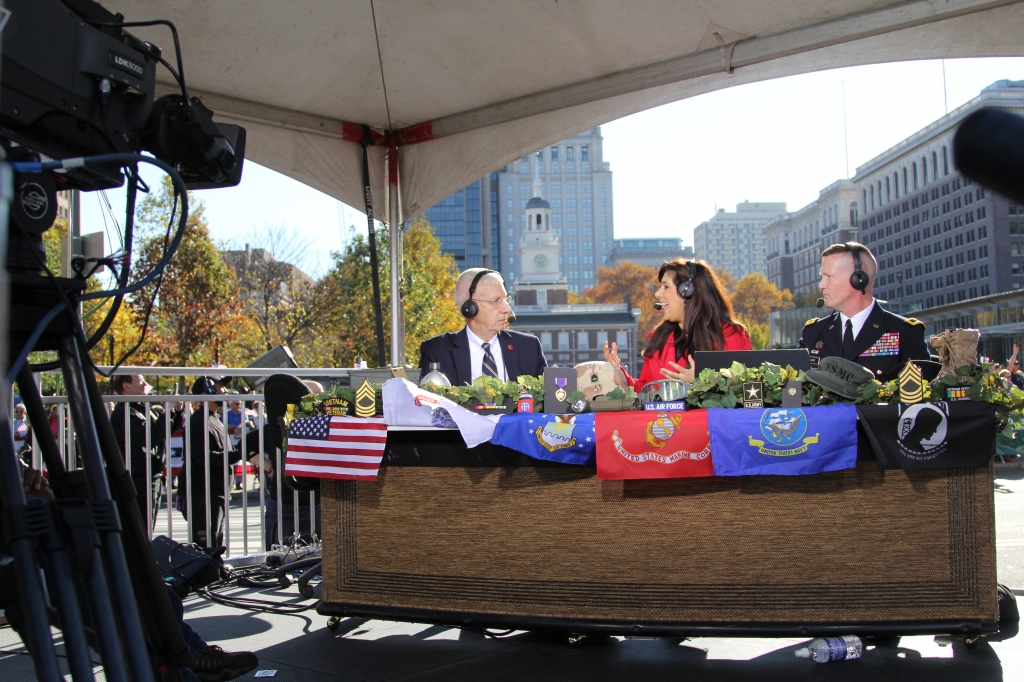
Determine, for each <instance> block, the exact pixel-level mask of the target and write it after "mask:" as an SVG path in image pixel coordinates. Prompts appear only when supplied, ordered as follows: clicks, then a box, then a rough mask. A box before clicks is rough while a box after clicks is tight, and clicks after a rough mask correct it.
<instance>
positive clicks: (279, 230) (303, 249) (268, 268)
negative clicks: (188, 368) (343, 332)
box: [224, 225, 336, 364]
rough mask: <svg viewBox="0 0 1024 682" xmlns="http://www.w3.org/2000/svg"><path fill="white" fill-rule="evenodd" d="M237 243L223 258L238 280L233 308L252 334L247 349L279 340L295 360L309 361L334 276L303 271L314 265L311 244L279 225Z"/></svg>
mask: <svg viewBox="0 0 1024 682" xmlns="http://www.w3.org/2000/svg"><path fill="white" fill-rule="evenodd" d="M237 246H238V245H236V249H235V250H232V251H228V252H225V254H224V256H225V260H226V261H227V262H228V265H229V266H230V267H231V269H232V270H233V271H234V274H235V278H236V280H237V282H238V287H239V291H240V294H241V296H240V299H239V302H240V305H239V306H238V312H240V313H241V314H243V315H244V316H245V317H246V318H248V320H249V321H250V323H251V324H252V325H253V328H254V330H255V331H256V332H257V334H256V338H255V339H254V340H255V341H256V344H255V345H256V347H255V348H253V349H252V351H253V352H254V353H255V354H256V355H259V354H262V353H264V352H266V351H268V350H270V349H272V348H274V347H275V346H277V345H281V344H283V345H285V346H288V347H289V348H291V350H292V351H293V352H294V353H295V354H296V356H297V358H298V360H299V362H300V364H306V363H307V362H309V361H310V360H313V359H314V356H315V355H316V354H315V353H314V354H313V355H312V356H309V357H307V355H308V353H307V350H308V349H310V348H311V346H312V345H313V342H314V341H315V338H316V337H317V336H319V335H322V334H324V333H326V331H327V325H328V323H329V321H330V319H331V317H332V315H333V312H334V307H335V304H336V301H335V295H336V292H335V284H336V280H335V279H334V278H331V277H323V278H321V279H319V280H316V279H314V278H312V277H310V276H309V275H308V274H306V272H305V271H306V270H308V269H310V268H311V267H314V266H315V265H316V264H315V263H314V262H313V259H312V257H311V254H313V253H315V251H314V249H313V245H312V243H311V242H310V241H309V239H305V238H302V237H297V236H296V235H295V234H293V233H292V231H290V230H289V229H288V228H287V227H286V226H284V225H280V226H277V227H270V226H266V227H264V228H263V229H262V230H259V231H254V232H252V233H251V234H250V236H249V237H248V238H247V243H246V244H245V248H244V249H239V248H237ZM238 342H239V343H241V342H242V340H241V339H240V340H239V341H238Z"/></svg>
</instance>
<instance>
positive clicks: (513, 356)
mask: <svg viewBox="0 0 1024 682" xmlns="http://www.w3.org/2000/svg"><path fill="white" fill-rule="evenodd" d="M498 343H500V344H501V357H502V359H503V360H504V361H505V370H506V372H507V374H508V377H509V379H511V380H513V381H515V379H516V377H518V376H520V375H529V376H535V377H537V376H542V375H543V374H544V368H545V367H547V366H548V361H547V359H546V358H545V357H544V349H543V348H541V345H540V339H538V338H537V337H536V336H534V335H532V334H523V333H522V332H514V331H509V330H507V329H506V330H505V331H503V332H501V333H499V334H498ZM431 362H436V363H439V364H440V365H441V372H442V373H443V374H444V375H445V376H446V377H448V381H450V382H452V386H461V385H463V384H470V383H473V374H472V368H471V367H470V362H469V337H468V336H466V329H465V328H463V329H462V331H458V332H448V333H447V334H441V335H440V336H435V337H434V338H432V339H427V340H426V341H424V342H423V343H422V344H420V369H421V370H422V371H423V374H424V375H426V373H427V371H428V370H427V367H428V364H429V363H431Z"/></svg>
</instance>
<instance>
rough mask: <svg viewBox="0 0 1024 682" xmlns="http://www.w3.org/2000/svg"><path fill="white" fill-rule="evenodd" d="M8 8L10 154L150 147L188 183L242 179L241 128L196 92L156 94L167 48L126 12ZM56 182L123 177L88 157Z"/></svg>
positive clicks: (5, 50) (94, 182) (67, 4)
mask: <svg viewBox="0 0 1024 682" xmlns="http://www.w3.org/2000/svg"><path fill="white" fill-rule="evenodd" d="M5 7H6V9H7V10H8V11H9V12H10V15H9V17H8V19H7V22H6V24H5V25H4V26H3V30H2V32H0V39H2V41H3V44H2V57H3V63H2V66H0V144H3V145H4V146H5V147H6V148H7V152H8V154H9V155H10V154H12V153H13V154H14V159H12V160H25V159H23V158H19V157H20V156H24V155H25V154H26V152H29V153H38V154H42V155H45V156H47V157H50V158H53V159H67V158H72V157H79V156H91V155H97V154H108V153H119V152H120V153H124V152H139V151H148V152H150V153H151V154H153V156H155V157H156V158H158V159H160V160H162V161H165V162H167V163H170V164H172V165H174V166H175V168H176V170H178V172H179V174H180V175H181V176H182V178H183V179H184V180H185V183H186V186H187V187H188V188H189V189H210V188H216V187H233V186H234V185H237V184H238V183H239V181H240V180H241V177H242V165H243V161H244V158H245V129H244V128H242V127H240V126H235V125H229V124H224V123H214V121H213V112H212V111H210V110H209V109H207V108H206V107H205V106H203V104H202V103H201V102H200V101H199V100H198V99H197V98H188V99H187V98H186V97H185V96H184V94H173V95H167V96H165V97H161V98H160V99H158V100H154V93H155V89H156V69H157V67H158V65H159V64H158V62H159V61H160V58H161V50H160V48H158V47H156V46H155V45H153V44H151V43H147V42H144V41H142V40H140V39H138V38H137V37H135V36H133V35H132V34H131V33H128V32H126V31H125V30H124V29H123V28H121V27H120V26H118V24H120V23H122V22H123V21H124V18H123V17H121V16H120V15H115V14H111V13H110V12H109V11H107V10H105V9H104V8H103V7H101V6H100V5H98V4H97V3H95V2H92V0H6V2H5ZM182 90H183V91H184V90H185V88H184V87H182ZM12 143H13V144H12ZM19 146H20V147H24V148H26V149H25V150H16V149H17V147H19ZM55 181H56V185H57V187H56V189H57V190H65V189H80V190H85V191H89V190H98V189H109V188H112V187H119V186H120V185H121V184H122V183H123V181H124V179H123V176H122V175H121V172H120V170H119V169H118V168H117V167H109V168H104V167H103V166H95V165H90V166H88V167H83V168H74V169H68V170H67V171H66V172H64V173H61V174H60V175H59V176H57V177H55Z"/></svg>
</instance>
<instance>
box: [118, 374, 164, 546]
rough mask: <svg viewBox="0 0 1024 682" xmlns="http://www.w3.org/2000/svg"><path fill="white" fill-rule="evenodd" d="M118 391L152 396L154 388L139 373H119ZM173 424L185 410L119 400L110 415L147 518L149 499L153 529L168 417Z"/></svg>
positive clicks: (162, 468) (160, 482) (121, 393)
mask: <svg viewBox="0 0 1024 682" xmlns="http://www.w3.org/2000/svg"><path fill="white" fill-rule="evenodd" d="M111 383H112V387H113V389H114V393H116V394H118V395H128V396H144V395H149V394H150V393H151V392H152V390H153V387H152V386H150V385H149V383H148V382H147V381H146V380H145V379H143V378H142V376H141V375H139V374H118V375H115V376H114V378H113V380H112V382H111ZM126 414H127V415H128V416H127V419H128V439H129V445H130V447H131V452H130V455H129V454H126V444H125V415H126ZM168 418H169V419H170V420H171V424H172V429H173V428H174V426H173V425H175V424H177V423H178V421H179V420H180V419H181V413H180V412H177V413H174V414H171V415H170V416H169V417H168V415H167V414H165V413H164V411H163V409H162V406H160V405H159V404H152V403H144V402H137V403H117V404H116V405H114V411H113V412H112V413H111V415H110V425H111V426H112V427H113V428H114V438H116V439H117V446H118V447H119V448H121V456H122V457H124V458H125V466H127V467H128V468H129V469H130V471H131V476H132V483H134V484H135V501H136V502H137V503H138V505H139V513H140V514H141V515H142V518H143V519H145V518H147V509H146V506H147V500H148V502H149V512H148V518H149V525H150V528H152V527H153V524H154V523H155V522H156V514H157V512H158V511H159V509H160V492H161V488H162V485H163V470H164V463H165V462H166V458H167V444H166V443H165V442H164V440H165V435H166V433H167V429H166V424H167V419H168ZM147 431H148V432H149V449H147V448H146V432H147ZM147 460H148V461H149V467H150V468H149V475H148V476H147V475H146V461H147Z"/></svg>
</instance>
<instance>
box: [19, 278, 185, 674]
mask: <svg viewBox="0 0 1024 682" xmlns="http://www.w3.org/2000/svg"><path fill="white" fill-rule="evenodd" d="M55 284H57V285H59V286H60V287H61V288H62V289H63V293H61V292H58V291H57V290H56V289H55V286H54V285H55ZM84 286H85V281H84V280H81V279H64V278H54V279H48V278H46V277H42V276H39V275H31V274H24V273H13V274H12V275H11V298H10V300H11V301H12V302H18V303H16V304H15V305H13V306H12V313H13V314H12V315H11V324H10V327H11V333H10V339H11V344H10V348H12V349H21V348H22V347H24V345H25V343H26V342H28V341H30V338H29V336H30V333H31V330H33V329H34V328H35V325H36V323H37V321H38V320H39V319H42V317H43V316H42V315H40V314H33V313H34V312H35V313H38V311H39V310H42V311H46V310H49V309H50V308H51V307H52V305H53V302H54V301H58V302H59V301H60V300H61V298H62V297H67V298H66V299H65V300H70V299H71V298H72V297H73V296H74V295H75V294H78V293H80V292H81V291H82V290H83V288H84ZM19 308H21V310H19ZM34 347H35V349H36V350H55V351H57V353H58V356H59V359H60V366H61V372H62V375H63V377H64V382H65V386H66V387H67V394H68V405H69V408H70V415H71V418H72V420H73V422H74V424H75V430H76V441H77V448H76V450H77V456H78V458H79V459H80V462H81V469H80V470H76V471H68V470H67V468H66V467H65V466H64V462H63V461H62V460H61V456H60V452H59V450H58V447H57V442H56V439H55V438H54V436H53V433H52V431H51V430H50V425H49V420H48V416H47V414H46V411H45V409H44V407H43V402H42V399H41V397H40V394H39V390H38V388H37V386H36V383H35V380H34V378H33V375H32V371H31V369H30V367H29V365H28V364H27V363H26V364H24V365H23V366H22V367H21V369H20V370H19V371H18V374H17V384H18V389H19V391H20V394H21V397H22V400H23V401H24V403H25V407H26V411H27V415H28V420H29V423H30V424H31V425H32V432H33V434H34V438H35V439H36V441H37V443H38V445H39V448H40V451H41V454H42V457H43V461H44V462H45V466H46V468H47V470H48V474H49V476H48V478H49V481H50V483H51V487H52V489H53V492H54V495H55V497H56V500H55V501H52V502H44V501H42V500H38V499H33V500H32V502H31V503H29V502H28V501H27V498H26V496H25V494H24V492H23V487H22V475H21V471H20V468H19V463H18V459H17V455H16V453H15V451H14V441H13V434H12V428H11V423H10V414H11V405H10V404H9V403H10V395H11V392H10V387H9V386H8V387H6V389H7V390H0V502H2V504H3V522H4V525H5V530H6V533H7V537H8V539H9V544H10V546H11V551H12V554H13V556H14V560H15V561H14V566H15V573H16V575H17V588H18V593H19V600H18V601H19V603H18V604H17V605H16V606H14V607H9V608H8V616H9V619H10V620H11V621H12V623H13V624H14V625H15V627H16V628H17V629H18V631H19V634H21V636H22V638H23V639H24V641H25V643H26V646H27V647H28V649H29V652H30V654H31V656H32V659H33V662H34V663H35V667H36V675H37V677H38V678H39V679H40V680H45V681H47V682H48V681H50V680H62V679H63V678H62V674H61V670H60V667H59V666H58V661H57V654H56V651H55V647H54V643H53V640H52V637H51V631H50V626H51V625H54V626H56V627H58V628H59V629H60V630H61V632H62V635H63V639H64V644H65V649H66V652H67V660H68V666H69V667H70V671H71V674H72V678H73V679H74V681H75V682H83V681H85V680H92V679H94V677H93V672H92V667H93V663H92V660H91V657H90V653H89V648H90V647H92V648H94V649H96V650H98V651H99V653H100V657H101V660H102V664H103V667H104V672H105V674H106V678H107V679H108V680H112V681H115V682H120V681H122V680H123V681H124V682H128V681H129V680H134V681H135V682H142V681H143V680H155V679H166V680H180V679H181V676H180V673H179V670H180V669H181V668H183V667H186V666H188V665H191V663H192V657H191V654H190V652H189V650H188V648H187V647H186V645H185V643H184V639H183V638H182V633H181V627H180V625H179V623H178V620H177V618H176V617H175V614H174V611H173V608H172V606H171V602H170V599H169V597H168V594H167V589H166V587H165V584H164V582H163V580H162V578H161V575H160V572H159V570H158V568H157V564H156V560H155V559H154V556H153V552H152V548H151V546H150V544H149V540H148V537H147V533H146V526H145V523H144V521H143V519H142V516H141V514H140V512H139V507H138V504H137V503H136V501H135V488H134V486H133V484H132V480H131V476H130V474H129V473H128V471H127V470H126V468H125V464H124V461H123V459H122V455H121V452H120V448H119V447H118V445H117V441H116V439H115V435H114V430H113V428H112V427H111V425H110V422H109V420H108V419H107V414H106V410H105V409H104V406H103V401H102V397H101V394H100V391H99V387H98V385H97V383H96V377H95V375H94V373H93V371H92V370H91V369H90V364H91V360H90V358H89V356H88V353H87V349H86V343H85V337H84V333H83V332H82V326H81V322H80V320H79V319H78V316H77V314H76V313H74V314H73V308H71V306H70V305H69V306H68V307H67V309H66V310H65V311H63V312H62V313H61V314H60V315H58V316H57V317H56V318H55V319H54V321H53V322H52V323H51V324H50V325H49V327H48V328H47V331H46V332H44V333H43V334H42V335H41V336H40V337H39V339H38V342H37V343H35V344H34ZM43 576H45V585H46V587H45V588H44V582H43V579H42V577H43ZM51 603H52V605H51ZM11 616H13V617H11Z"/></svg>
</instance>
